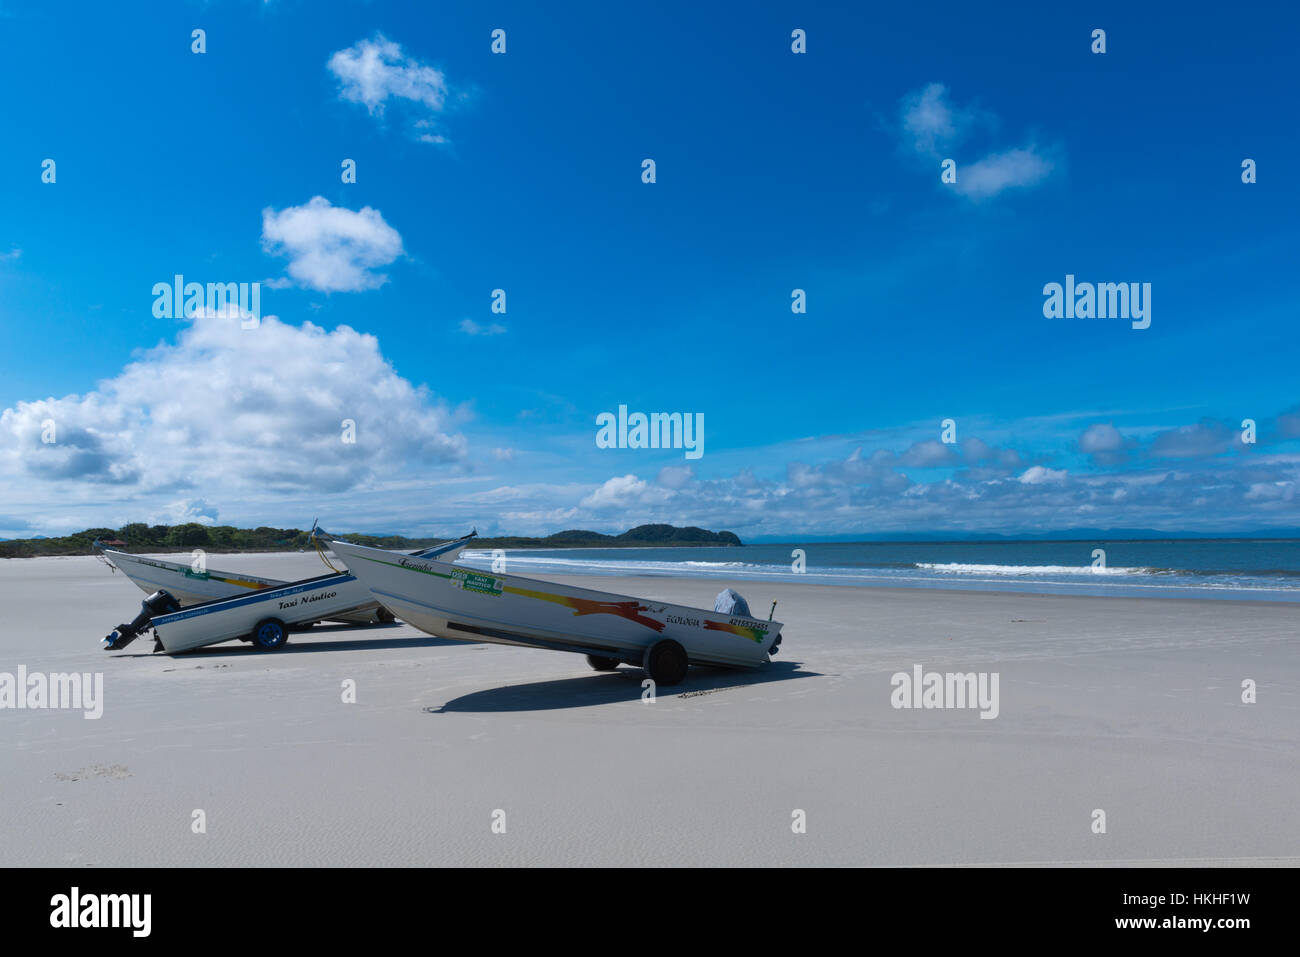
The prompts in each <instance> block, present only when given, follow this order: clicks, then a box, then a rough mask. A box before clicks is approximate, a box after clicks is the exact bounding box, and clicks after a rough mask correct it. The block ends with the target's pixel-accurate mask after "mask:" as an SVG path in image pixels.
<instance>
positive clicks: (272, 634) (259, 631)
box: [248, 618, 289, 651]
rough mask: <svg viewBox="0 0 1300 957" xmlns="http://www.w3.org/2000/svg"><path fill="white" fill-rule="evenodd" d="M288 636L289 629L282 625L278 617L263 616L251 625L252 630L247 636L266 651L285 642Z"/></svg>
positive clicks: (272, 649)
mask: <svg viewBox="0 0 1300 957" xmlns="http://www.w3.org/2000/svg"><path fill="white" fill-rule="evenodd" d="M288 637H289V629H288V628H286V627H285V626H284V622H282V621H281V620H280V619H279V618H263V619H262V620H261V621H259V622H258V623H257V624H256V625H254V626H253V630H252V632H251V633H250V634H249V636H248V638H249V640H250V641H252V643H253V644H255V645H257V647H259V648H262V649H264V650H266V651H274V650H275V649H276V648H279V647H280V646H281V645H283V644H284V643H285V640H286V639H287V638H288Z"/></svg>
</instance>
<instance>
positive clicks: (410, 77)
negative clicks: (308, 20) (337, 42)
mask: <svg viewBox="0 0 1300 957" xmlns="http://www.w3.org/2000/svg"><path fill="white" fill-rule="evenodd" d="M328 67H329V71H330V72H331V73H332V74H334V76H335V78H336V79H337V80H338V81H339V98H340V99H342V100H345V101H347V102H349V103H360V104H362V105H363V106H365V108H366V110H367V111H368V112H369V113H370V115H371V116H375V117H382V116H384V115H385V111H386V108H387V107H388V106H389V105H390V104H394V105H398V106H400V107H401V108H403V109H404V110H406V111H408V112H409V119H410V128H411V132H412V135H413V136H414V137H415V138H416V139H418V140H420V141H421V142H425V143H446V142H447V137H446V136H445V134H444V133H443V132H442V131H441V123H440V116H441V114H442V113H443V112H444V111H445V110H446V109H447V108H448V106H449V102H450V101H454V100H457V99H461V98H463V96H464V94H463V93H460V92H457V91H453V90H452V88H451V86H450V84H448V82H447V77H446V74H444V73H443V72H442V71H441V70H439V69H437V68H436V67H433V66H430V65H429V64H427V63H422V62H420V61H419V60H417V59H415V58H414V57H411V56H408V55H407V54H406V53H405V52H404V51H403V50H402V47H401V45H400V44H397V43H394V42H393V41H392V40H389V39H388V38H387V37H385V36H384V35H383V34H382V33H376V34H375V35H374V36H373V37H371V38H370V39H368V40H361V41H358V42H357V43H355V44H353V45H352V46H350V47H348V48H347V49H345V50H339V51H338V52H337V53H335V54H334V55H333V56H331V57H330V59H329V63H328Z"/></svg>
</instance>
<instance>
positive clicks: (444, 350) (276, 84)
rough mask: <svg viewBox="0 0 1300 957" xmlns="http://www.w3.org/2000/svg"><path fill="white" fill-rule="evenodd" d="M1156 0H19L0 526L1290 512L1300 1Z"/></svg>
mask: <svg viewBox="0 0 1300 957" xmlns="http://www.w3.org/2000/svg"><path fill="white" fill-rule="evenodd" d="M871 6H872V7H874V6H876V5H871ZM1183 10H1185V8H1183V7H1175V6H1168V7H1154V6H1153V7H1151V8H1150V9H1148V10H1145V11H1138V12H1135V11H1133V10H1131V9H1128V8H1127V6H1126V5H1118V4H1117V5H1104V4H1103V5H1098V4H1087V5H1069V6H1065V7H1062V8H1059V9H1058V8H1053V9H1042V8H1041V6H1040V5H1024V6H1016V7H1008V8H1006V9H1001V10H997V11H992V12H987V11H981V12H980V13H979V15H978V17H976V16H975V15H973V14H972V12H971V8H970V7H969V6H957V5H952V6H945V5H943V4H939V5H937V6H934V5H928V6H927V7H925V8H924V9H921V8H907V7H906V5H898V6H896V7H895V8H890V9H868V5H844V6H843V7H841V6H838V5H835V6H832V5H816V6H815V7H814V8H812V9H810V8H809V7H808V6H807V5H804V4H798V5H796V4H758V5H744V6H743V7H727V6H721V5H718V6H714V7H712V8H700V7H699V6H698V5H694V4H681V5H673V4H666V5H655V7H654V8H653V9H646V8H635V9H631V8H629V9H628V10H627V11H623V12H616V11H611V10H610V9H609V8H608V7H607V6H605V5H599V4H566V5H564V6H563V8H562V9H555V8H551V9H547V10H545V11H542V10H539V9H537V8H536V5H534V4H496V5H493V6H492V7H491V8H490V9H489V10H485V9H483V8H482V7H481V5H475V4H468V3H466V4H438V5H426V4H419V5H416V4H401V5H399V4H386V3H363V4H337V5H335V4H326V3H310V4H309V3H306V2H279V0H274V2H268V3H254V2H238V0H223V2H212V3H207V4H184V3H166V4H164V3H158V4H142V5H140V6H138V7H135V8H127V9H125V10H123V9H114V8H111V7H104V6H103V5H100V4H81V3H72V4H60V3H52V4H21V3H17V2H14V0H3V3H0V63H3V66H0V70H3V71H5V72H6V73H7V74H8V77H7V79H8V85H9V88H10V89H11V90H13V91H19V92H15V93H14V94H11V96H10V97H9V98H8V99H7V102H6V105H5V124H4V125H5V131H6V135H5V140H4V148H3V150H0V179H2V181H3V183H4V184H5V187H4V194H3V202H4V209H5V213H4V217H3V220H2V221H0V222H2V223H3V226H2V228H0V331H3V335H4V343H5V345H6V349H5V355H6V362H5V365H4V372H5V375H4V376H3V378H2V379H0V410H4V411H3V412H2V413H0V417H2V418H0V476H3V479H4V481H3V487H4V491H3V493H0V536H9V537H13V536H18V535H27V534H33V533H44V534H55V533H58V532H60V531H65V530H68V529H73V528H80V527H84V526H87V525H113V526H116V525H119V524H122V523H124V522H127V521H133V520H146V521H176V520H181V519H185V518H193V519H196V520H201V521H218V522H222V523H227V522H229V523H237V524H263V523H265V524H273V525H297V526H301V525H303V524H304V523H308V522H310V521H311V519H312V518H313V517H316V516H317V515H320V516H321V517H322V519H323V520H326V524H328V525H330V526H333V527H338V528H355V529H367V530H375V531H399V532H411V533H425V532H444V531H445V532H452V531H457V530H459V529H460V527H461V526H462V525H465V524H466V523H470V524H477V525H478V527H479V528H480V529H481V530H486V531H503V532H515V533H546V532H551V531H556V530H559V529H561V528H570V527H590V528H599V529H604V530H622V529H623V528H626V527H629V526H630V525H634V524H638V523H640V522H643V521H669V522H674V523H677V524H699V525H704V526H708V527H714V528H721V527H726V528H731V529H733V530H735V531H737V532H738V533H739V534H741V535H742V536H743V537H747V538H781V537H784V536H793V535H825V536H848V537H852V536H854V535H856V534H872V533H890V534H897V533H899V532H905V531H909V530H913V531H916V532H926V533H932V532H936V531H953V532H962V533H969V532H979V531H991V532H992V531H996V532H1000V533H1006V534H1015V533H1018V532H1041V531H1043V530H1051V529H1068V528H1077V527H1087V528H1158V529H1166V530H1169V531H1188V530H1203V531H1206V532H1207V533H1231V532H1236V531H1248V530H1260V529H1293V528H1296V527H1297V526H1300V520H1297V518H1298V517H1300V508H1298V507H1297V506H1298V505H1300V503H1298V502H1297V499H1296V488H1297V484H1298V483H1300V415H1298V414H1297V409H1300V395H1298V394H1297V392H1298V391H1300V390H1297V387H1296V382H1297V377H1296V374H1295V368H1296V360H1297V357H1298V352H1300V350H1298V349H1297V345H1296V341H1297V339H1296V332H1295V330H1296V319H1297V305H1298V304H1300V303H1298V296H1297V292H1296V288H1295V280H1294V277H1295V275H1296V248H1297V244H1296V239H1297V227H1296V224H1297V222H1298V221H1300V220H1298V219H1297V215H1296V214H1297V185H1296V184H1297V172H1298V171H1297V169H1296V165H1297V163H1298V162H1300V160H1298V159H1297V156H1300V150H1297V143H1296V134H1295V131H1294V122H1293V118H1292V114H1293V113H1294V109H1293V105H1294V103H1295V102H1296V93H1297V90H1296V86H1297V79H1296V77H1297V73H1296V70H1295V68H1294V55H1293V51H1292V49H1291V45H1292V40H1293V38H1294V36H1295V35H1296V27H1297V25H1298V23H1297V20H1298V19H1300V15H1297V14H1296V13H1294V12H1293V11H1285V12H1284V11H1276V12H1274V11H1263V12H1260V13H1258V14H1255V15H1252V16H1249V17H1245V16H1243V17H1240V18H1218V17H1216V18H1215V19H1214V20H1213V21H1212V22H1209V21H1205V20H1203V19H1201V18H1195V17H1187V16H1185V15H1183V14H1182V13H1180V11H1183ZM196 28H201V29H203V30H205V31H206V46H207V50H206V52H205V53H203V54H196V53H193V52H191V43H192V41H191V31H192V30H194V29H196ZM496 28H500V29H503V30H505V31H506V53H505V54H504V55H497V54H493V53H492V52H491V49H490V46H491V32H492V30H493V29H496ZM795 28H799V29H802V30H804V31H806V35H807V52H806V53H804V54H795V53H793V52H792V51H791V31H792V30H794V29H795ZM1097 28H1101V29H1104V30H1105V31H1106V46H1107V49H1106V52H1105V53H1104V54H1094V53H1092V52H1091V49H1090V47H1091V46H1092V42H1093V41H1092V37H1091V34H1092V31H1093V30H1094V29H1097ZM47 158H52V159H54V160H55V163H56V181H55V182H54V183H52V184H51V183H43V182H42V181H41V171H42V166H41V164H42V161H43V160H44V159H47ZM345 158H351V159H354V160H355V161H356V164H357V177H356V182H355V183H346V184H345V183H343V182H342V181H341V177H340V164H341V162H342V161H343V160H344V159H345ZM646 158H652V159H654V161H655V163H656V182H654V183H653V184H647V183H643V182H642V175H641V174H642V161H643V160H644V159H646ZM947 158H952V159H954V160H955V162H956V164H957V166H956V170H957V182H956V183H955V184H945V183H942V182H941V181H940V168H941V163H942V161H943V160H944V159H947ZM1246 158H1251V159H1254V160H1255V161H1256V164H1257V177H1258V181H1257V182H1255V183H1251V184H1245V183H1243V182H1242V177H1241V164H1242V161H1243V159H1246ZM318 197H319V199H317V198H318ZM178 273H179V274H182V275H184V276H185V277H186V279H187V280H189V281H197V282H201V283H206V282H250V283H251V282H259V283H261V284H262V285H261V310H260V311H261V315H262V317H263V321H262V322H261V324H260V325H259V327H258V328H257V329H254V330H241V329H238V322H237V321H236V319H234V318H231V317H229V316H224V315H220V316H200V317H196V318H189V319H187V318H184V317H182V318H168V317H158V316H155V315H154V310H153V306H154V296H153V294H152V292H151V290H152V288H153V286H154V284H155V283H157V282H160V281H161V282H167V281H170V280H171V277H172V276H174V275H175V274H178ZM1067 274H1072V275H1074V276H1076V277H1077V279H1078V280H1079V281H1080V282H1083V281H1092V282H1136V283H1150V284H1151V286H1150V288H1151V320H1152V321H1151V325H1150V328H1147V329H1133V328H1131V326H1130V323H1129V322H1127V321H1123V320H1067V319H1049V318H1045V317H1044V315H1043V301H1044V295H1043V287H1044V285H1045V284H1047V283H1051V282H1058V283H1063V282H1064V281H1065V276H1066V275H1067ZM498 288H499V289H504V290H505V291H506V303H507V305H506V312H505V314H504V315H501V314H494V313H492V311H491V309H490V306H491V295H492V290H494V289H498ZM796 288H799V289H803V290H805V291H806V294H807V303H808V309H807V312H806V314H794V313H792V312H791V308H790V304H791V292H792V290H794V289H796ZM620 404H622V405H626V406H628V408H629V409H631V410H634V411H635V410H640V411H644V412H647V413H649V412H652V411H665V412H670V411H679V412H690V413H700V414H702V415H703V417H704V431H705V454H704V455H703V456H702V457H701V458H700V459H698V460H694V461H690V460H687V459H686V458H685V457H684V455H683V454H682V451H681V450H643V449H600V448H597V446H596V444H595V441H594V437H595V433H596V425H595V418H596V416H597V415H598V414H600V413H601V412H606V411H614V410H616V409H617V407H618V406H619V405H620ZM345 417H346V418H351V419H352V420H354V421H355V422H356V431H357V436H358V439H357V442H356V444H347V443H343V442H341V441H340V440H339V434H340V430H339V423H340V421H341V419H342V418H345ZM949 418H950V419H952V420H954V421H955V423H956V439H957V441H956V442H955V443H952V444H947V445H945V444H944V443H942V442H941V441H940V438H941V434H940V433H941V425H940V423H941V422H942V420H944V419H949ZM1245 418H1251V419H1254V420H1255V421H1256V423H1257V441H1256V442H1255V443H1253V444H1250V443H1245V442H1242V441H1241V439H1240V433H1241V428H1240V423H1241V421H1242V420H1243V419H1245ZM46 422H53V423H55V426H56V439H55V441H53V442H48V441H41V426H42V423H46Z"/></svg>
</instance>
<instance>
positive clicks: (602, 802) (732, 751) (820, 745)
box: [0, 554, 1300, 867]
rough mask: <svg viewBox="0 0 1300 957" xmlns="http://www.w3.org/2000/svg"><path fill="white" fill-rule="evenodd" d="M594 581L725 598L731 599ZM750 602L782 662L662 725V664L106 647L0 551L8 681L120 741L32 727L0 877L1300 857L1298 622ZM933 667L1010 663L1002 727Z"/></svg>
mask: <svg viewBox="0 0 1300 957" xmlns="http://www.w3.org/2000/svg"><path fill="white" fill-rule="evenodd" d="M209 560H210V562H211V563H212V565H213V567H220V568H227V569H234V570H243V571H248V572H251V573H254V574H263V575H269V576H274V577H278V578H284V579H291V578H297V577H303V576H307V575H313V574H318V573H319V572H320V571H321V570H322V569H321V566H320V563H319V561H318V560H317V559H316V557H315V556H314V555H310V554H291V555H237V556H218V555H212V556H210V559H209ZM564 580H566V581H572V582H575V583H579V584H586V585H589V586H590V587H594V588H599V589H603V590H613V591H620V592H625V593H627V594H630V595H636V596H640V597H645V598H650V599H658V600H664V601H672V602H678V603H683V604H691V605H697V606H704V607H712V603H713V597H714V595H715V594H716V593H717V591H718V590H719V588H721V587H722V586H723V584H725V583H724V582H719V581H716V580H709V581H693V580H689V579H675V578H641V579H636V578H625V579H612V578H599V579H571V578H570V579H564ZM737 587H738V589H739V590H740V591H741V592H742V593H744V594H745V595H746V597H747V598H748V599H749V601H750V604H751V606H752V607H753V608H754V610H755V612H759V611H760V609H761V614H762V615H763V616H766V613H767V609H768V607H769V606H770V603H771V601H772V600H773V599H779V601H780V604H779V606H778V609H777V615H776V617H777V618H778V619H779V620H781V621H784V622H785V623H786V627H785V631H784V642H783V645H782V647H781V650H780V654H779V655H778V656H777V658H776V660H775V662H774V663H773V664H772V665H770V666H768V667H766V668H764V669H762V670H760V671H757V672H752V673H729V672H721V671H698V670H697V671H693V672H692V674H691V675H690V676H689V677H688V679H687V681H686V682H685V683H684V684H682V685H680V686H678V687H675V688H665V689H660V693H659V696H658V699H657V700H656V701H654V702H653V703H649V704H647V703H644V702H643V701H642V700H641V681H642V673H641V672H640V670H639V669H635V668H630V667H624V668H622V669H620V671H618V672H617V673H614V674H598V673H595V672H593V671H590V670H589V669H588V668H587V665H586V663H585V662H584V661H583V659H582V658H581V657H579V656H576V655H568V654H560V653H555V652H547V651H537V650H529V649H520V648H511V647H503V646H497V645H488V644H466V643H461V642H455V641H446V640H440V639H435V638H430V637H428V636H425V635H422V634H420V633H418V632H416V631H415V630H414V629H412V628H410V627H408V626H405V625H401V624H398V625H391V626H377V627H373V628H365V629H358V628H342V627H335V626H320V625H318V626H317V627H316V628H315V629H313V630H312V631H311V632H310V633H306V634H300V635H294V636H292V638H291V641H290V644H289V645H288V646H286V647H285V648H284V649H282V650H280V651H276V652H262V651H259V650H256V649H254V648H253V647H251V646H250V645H247V644H240V643H234V644H227V645H222V646H218V647H215V648H209V649H204V650H201V651H199V652H196V653H192V654H188V655H183V656H177V657H167V656H164V655H153V654H151V653H150V649H151V647H152V641H151V640H150V639H142V640H140V641H137V642H136V643H135V644H134V645H132V646H130V647H129V648H127V649H126V650H125V651H123V652H121V653H105V652H103V651H102V650H101V649H100V645H99V639H100V638H101V637H103V636H104V635H105V634H107V633H108V632H109V631H110V630H111V629H112V628H113V626H114V625H116V624H117V623H118V622H121V621H128V620H130V619H131V618H132V617H134V615H135V614H136V612H137V611H138V610H139V603H140V599H141V598H142V597H143V593H142V592H140V591H139V590H138V589H137V588H136V587H135V586H134V585H132V584H131V583H130V581H128V580H127V579H126V578H125V577H124V576H123V575H121V574H120V573H118V574H114V573H111V572H110V570H109V569H108V568H107V567H106V566H104V565H103V564H101V563H99V562H97V561H96V560H95V559H94V558H89V557H87V558H42V559H14V560H3V561H0V599H2V604H3V608H4V624H3V627H2V628H0V672H9V673H16V672H17V669H18V668H19V667H20V666H22V667H25V668H26V669H27V671H28V672H29V673H31V672H43V673H51V672H72V671H77V672H102V673H103V675H104V679H103V681H104V701H103V716H102V717H101V718H99V719H98V720H87V719H86V718H85V717H83V715H82V713H80V712H78V711H59V710H27V709H23V710H13V709H9V710H0V729H3V730H2V733H0V781H2V782H3V788H2V790H3V800H0V864H3V865H74V866H87V867H96V866H107V865H168V866H187V865H220V866H250V865H251V866H257V865H500V864H505V865H546V864H557V865H585V864H599V865H715V864H721V865H813V864H830V865H971V864H1061V863H1082V864H1095V863H1116V862H1118V863H1124V864H1146V863H1157V862H1160V863H1193V864H1215V863H1226V864H1243V863H1245V864H1291V865H1294V864H1296V863H1297V862H1300V802H1298V801H1297V799H1296V795H1297V794H1298V793H1300V655H1297V650H1296V636H1297V627H1298V624H1300V619H1298V616H1300V607H1297V606H1296V605H1284V604H1269V603H1254V602H1211V601H1194V600H1165V599H1133V598H1099V597H1058V596H1046V595H1027V594H1000V593H976V592H953V591H938V590H920V589H907V590H894V589H883V588H882V589H871V588H845V587H831V586H819V585H791V584H763V585H757V586H756V585H753V584H749V585H744V584H741V585H737ZM916 664H920V665H922V666H923V667H924V669H925V670H927V671H929V670H936V671H940V672H948V671H960V672H970V671H975V672H997V673H998V674H999V688H1000V702H999V713H998V716H997V717H996V719H992V720H986V719H981V718H980V716H979V714H978V712H977V711H974V710H969V709H968V710H896V709H895V708H893V707H892V706H891V690H892V689H891V684H890V677H891V675H892V674H894V673H895V672H899V671H903V672H911V670H912V668H913V666H914V665H916ZM348 679H351V680H353V681H355V683H356V697H357V700H356V703H355V704H347V703H344V702H343V700H342V686H343V683H344V682H345V681H346V680H348ZM1246 679H1252V680H1254V681H1255V682H1256V683H1257V686H1258V701H1257V702H1256V703H1253V704H1246V703H1243V702H1242V682H1243V681H1244V680H1246ZM796 809H797V810H801V811H803V812H805V814H806V821H807V830H806V833H802V834H796V833H793V832H792V828H791V822H792V814H793V812H795V811H796ZM1095 809H1101V810H1104V812H1105V815H1106V833H1104V834H1095V833H1093V830H1092V826H1093V820H1094V818H1093V812H1094V810H1095ZM196 810H202V811H203V812H204V815H205V818H206V833H201V834H196V833H193V831H192V827H191V821H192V819H193V814H194V812H195V811H196ZM498 810H501V811H504V812H505V822H506V828H505V833H503V834H502V833H494V831H493V828H492V824H493V815H494V812H495V811H498Z"/></svg>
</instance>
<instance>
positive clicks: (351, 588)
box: [150, 574, 376, 654]
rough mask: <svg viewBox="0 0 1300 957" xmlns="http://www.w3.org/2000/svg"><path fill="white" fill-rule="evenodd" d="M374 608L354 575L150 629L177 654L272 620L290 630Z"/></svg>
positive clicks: (197, 608)
mask: <svg viewBox="0 0 1300 957" xmlns="http://www.w3.org/2000/svg"><path fill="white" fill-rule="evenodd" d="M375 605H376V602H375V599H374V597H373V596H372V595H371V593H370V590H369V589H368V588H366V586H365V585H363V584H362V583H361V582H359V581H357V579H355V578H353V577H352V576H351V575H347V574H342V575H322V576H321V577H320V578H313V579H308V580H306V581H302V582H294V583H292V584H287V585H281V586H278V587H273V588H263V589H259V590H258V591H255V592H252V593H251V594H247V595H242V596H236V597H233V598H225V599H219V600H217V601H211V602H204V603H203V604H199V605H192V606H191V607H189V608H182V609H181V610H180V611H178V612H173V613H171V614H169V615H160V616H158V617H156V618H154V619H153V620H152V621H151V622H150V627H152V628H153V632H154V636H155V637H156V638H157V639H158V642H159V644H160V645H161V649H162V650H163V651H165V652H167V653H168V654H174V653H176V652H180V651H192V650H194V649H195V648H202V647H204V646H206V645H215V644H219V643H221V642H223V641H231V640H233V639H236V638H247V637H249V636H250V635H251V634H252V632H253V629H254V628H255V627H256V626H257V624H258V623H259V622H262V621H265V620H266V619H268V618H274V619H276V620H277V621H280V622H282V623H283V624H285V625H288V626H293V625H303V624H308V623H311V622H316V621H322V620H325V619H336V618H339V617H340V616H341V615H343V614H345V613H347V612H349V611H352V610H355V609H357V608H358V607H366V606H375Z"/></svg>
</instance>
